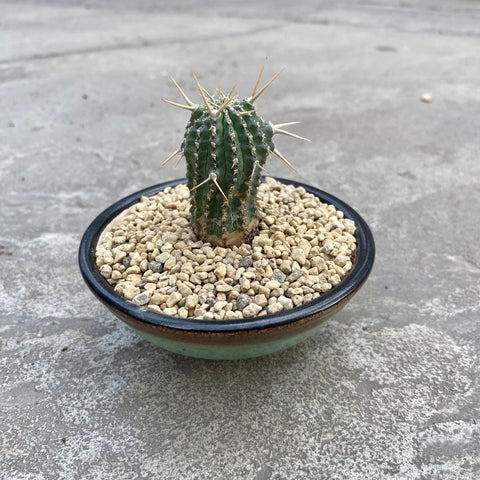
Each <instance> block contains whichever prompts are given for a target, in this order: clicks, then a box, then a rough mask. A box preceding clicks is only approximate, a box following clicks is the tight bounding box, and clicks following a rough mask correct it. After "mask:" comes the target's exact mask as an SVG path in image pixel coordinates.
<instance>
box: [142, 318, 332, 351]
mask: <svg viewBox="0 0 480 480" xmlns="http://www.w3.org/2000/svg"><path fill="white" fill-rule="evenodd" d="M325 319H326V318H325ZM321 326H322V324H321V323H320V324H318V325H316V326H315V327H313V328H311V329H309V330H307V331H304V332H302V333H299V334H297V335H293V336H291V337H286V338H282V339H281V340H277V341H273V342H265V343H258V344H255V343H252V344H248V343H247V342H248V340H246V343H245V344H244V345H219V344H212V345H202V344H198V343H193V342H192V343H185V342H174V341H171V340H165V339H163V338H160V337H159V336H154V335H150V334H148V333H145V332H142V331H140V330H137V329H135V331H136V332H137V333H138V335H140V336H141V337H142V338H144V339H145V340H148V341H149V342H151V343H153V344H154V345H157V346H159V347H161V348H163V349H165V350H168V351H170V352H174V353H179V354H181V355H186V356H187V357H195V358H205V359H209V360H239V359H242V358H252V357H260V356H262V355H268V354H270V353H275V352H279V351H281V350H284V349H286V348H289V347H292V346H294V345H296V344H297V343H300V342H302V341H303V340H305V339H307V338H309V337H311V336H312V335H314V334H315V333H316V332H317V331H318V330H319V329H320V327H321Z"/></svg>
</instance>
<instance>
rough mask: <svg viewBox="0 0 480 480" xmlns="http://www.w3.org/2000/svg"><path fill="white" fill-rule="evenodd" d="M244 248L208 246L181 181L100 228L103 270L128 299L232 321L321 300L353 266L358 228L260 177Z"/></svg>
mask: <svg viewBox="0 0 480 480" xmlns="http://www.w3.org/2000/svg"><path fill="white" fill-rule="evenodd" d="M257 195H258V197H257V200H258V207H259V232H258V235H256V236H255V237H254V238H253V240H252V243H251V245H250V244H246V243H244V244H242V245H240V246H238V247H237V246H233V247H213V246H212V245H211V244H209V243H206V242H203V241H199V240H198V239H197V238H196V236H195V233H194V232H193V230H192V228H191V226H190V192H189V189H188V188H187V186H186V185H178V186H176V187H174V188H171V187H169V188H166V189H165V190H163V191H162V192H159V193H158V194H156V195H154V196H152V197H148V198H147V197H142V198H141V200H140V201H139V202H138V203H137V204H136V205H134V206H133V207H131V208H129V209H128V211H126V212H123V213H122V214H121V215H119V216H118V217H117V219H115V220H114V221H113V222H112V223H111V224H110V225H109V226H108V227H107V229H106V230H105V231H104V232H103V233H102V236H101V238H100V240H99V243H98V245H97V249H96V263H97V266H98V268H99V271H100V274H101V275H102V276H103V277H104V278H105V279H106V280H107V282H108V283H109V284H110V285H111V286H112V288H114V290H115V292H117V293H118V294H120V295H122V296H123V297H125V298H126V299H127V300H129V301H131V302H133V303H134V304H136V305H139V306H141V307H143V308H147V309H149V310H151V311H154V312H157V313H163V314H165V315H171V316H176V317H180V318H196V319H202V320H234V319H243V318H252V317H259V316H263V315H267V314H274V313H278V312H281V311H282V310H288V309H291V308H293V307H297V306H300V305H303V304H305V303H308V302H310V301H312V300H314V299H316V298H318V297H319V296H320V295H322V293H325V292H327V291H329V290H330V289H332V288H333V287H335V286H336V285H338V284H339V283H340V282H341V281H342V280H343V279H344V278H345V277H346V276H347V275H348V273H349V272H350V270H351V269H352V260H353V257H354V253H355V249H356V239H355V224H354V222H353V221H352V220H349V219H346V218H344V215H343V212H341V211H339V210H336V209H335V207H334V206H333V205H328V204H325V203H323V202H321V200H320V199H319V198H318V197H316V196H314V195H313V194H311V193H308V192H307V191H306V190H305V189H304V188H303V187H294V186H292V185H286V184H283V183H280V182H278V181H276V180H274V179H273V178H269V177H267V178H266V179H265V182H264V183H262V184H261V185H260V187H259V189H258V194H257Z"/></svg>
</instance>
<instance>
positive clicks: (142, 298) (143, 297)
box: [133, 292, 151, 305]
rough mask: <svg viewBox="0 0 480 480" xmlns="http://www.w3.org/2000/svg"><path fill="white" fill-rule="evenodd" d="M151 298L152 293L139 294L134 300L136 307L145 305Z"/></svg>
mask: <svg viewBox="0 0 480 480" xmlns="http://www.w3.org/2000/svg"><path fill="white" fill-rule="evenodd" d="M150 296H151V295H150V292H142V293H139V294H138V295H136V296H135V297H134V298H133V303H135V304H136V305H145V304H147V303H148V301H149V300H150Z"/></svg>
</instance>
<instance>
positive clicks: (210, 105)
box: [165, 68, 306, 246]
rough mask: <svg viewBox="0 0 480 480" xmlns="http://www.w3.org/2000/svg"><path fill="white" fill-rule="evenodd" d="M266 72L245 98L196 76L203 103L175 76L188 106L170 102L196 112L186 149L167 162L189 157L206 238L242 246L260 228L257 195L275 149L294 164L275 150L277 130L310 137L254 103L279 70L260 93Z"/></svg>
mask: <svg viewBox="0 0 480 480" xmlns="http://www.w3.org/2000/svg"><path fill="white" fill-rule="evenodd" d="M262 73H263V68H262V71H261V72H260V75H259V78H258V80H257V84H256V86H255V89H254V91H253V94H252V96H251V97H249V98H247V99H244V100H241V101H240V100H238V98H237V95H236V94H234V93H233V90H232V92H230V93H229V94H224V93H223V92H222V91H221V89H220V88H219V89H217V92H216V94H215V95H210V94H209V93H208V92H207V91H206V90H205V89H204V88H203V87H201V86H200V84H199V83H198V80H197V78H196V77H195V75H193V77H194V79H195V82H196V84H197V87H198V89H199V91H200V94H201V97H202V99H203V105H196V104H194V103H193V102H191V101H190V100H189V99H188V97H187V96H186V95H185V93H184V92H183V91H182V89H181V88H180V87H179V86H178V84H177V83H176V82H175V81H174V80H173V78H172V81H173V83H174V84H175V86H176V87H177V88H178V90H179V91H180V93H181V95H182V97H183V98H184V100H185V101H186V103H187V105H180V104H176V103H174V102H170V101H167V100H166V101H167V103H170V104H173V105H175V106H177V107H180V108H184V109H187V110H190V111H191V116H190V119H189V121H188V123H187V126H186V129H185V135H184V139H183V142H182V144H181V146H180V149H179V150H177V151H175V152H174V153H173V154H172V155H171V156H170V157H169V158H168V159H167V160H166V161H165V163H166V162H167V161H169V160H170V159H171V158H173V157H174V156H175V155H177V154H178V155H181V156H184V157H185V159H186V163H187V186H188V188H189V189H190V192H191V222H192V226H193V229H194V231H195V233H196V234H197V236H198V237H199V238H200V239H201V240H203V241H205V242H209V243H211V244H213V245H222V246H232V245H240V244H242V243H243V242H249V241H250V240H251V239H252V238H253V236H254V235H255V233H256V231H257V230H258V223H259V221H258V215H259V213H258V208H257V200H256V195H257V190H258V186H259V185H260V181H261V174H262V170H264V165H265V162H266V160H267V158H268V157H269V156H270V154H271V153H273V154H275V155H276V156H278V157H279V158H281V159H282V160H283V161H285V162H286V163H287V164H288V165H290V164H289V163H288V162H287V160H286V159H285V158H284V157H283V155H282V154H281V153H280V152H278V150H276V149H275V145H274V143H273V141H272V138H273V135H274V134H276V133H281V134H284V135H289V136H292V137H295V138H300V139H302V140H306V139H303V138H302V137H298V136H297V135H294V134H292V133H290V132H286V131H284V130H281V127H284V126H287V125H292V124H294V123H298V122H292V123H288V124H282V125H273V124H272V123H270V122H265V121H264V120H263V119H262V117H260V116H259V115H258V114H257V112H256V110H255V107H254V105H253V102H254V101H255V100H256V98H258V96H260V95H261V93H263V91H264V90H265V89H266V88H267V87H268V86H269V85H270V84H271V83H272V82H273V80H275V78H276V77H277V76H278V75H279V74H277V75H276V76H275V77H274V78H272V80H270V82H268V83H267V85H265V87H263V88H262V89H261V90H260V91H259V92H256V90H257V87H258V84H259V82H260V78H261V75H262ZM290 166H291V165H290ZM292 168H293V167H292Z"/></svg>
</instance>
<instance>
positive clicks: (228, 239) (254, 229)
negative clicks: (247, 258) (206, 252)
mask: <svg viewBox="0 0 480 480" xmlns="http://www.w3.org/2000/svg"><path fill="white" fill-rule="evenodd" d="M257 233H258V218H254V219H253V220H252V221H251V222H250V223H249V224H248V226H247V228H246V229H245V230H237V231H235V232H225V233H224V234H223V235H222V236H221V237H217V236H216V235H208V234H206V233H204V234H198V233H197V237H198V238H199V239H200V240H202V241H203V242H208V243H210V244H212V245H213V246H214V247H234V246H237V247H239V246H240V245H241V244H242V243H251V242H252V240H253V237H255V235H256V234H257Z"/></svg>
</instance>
